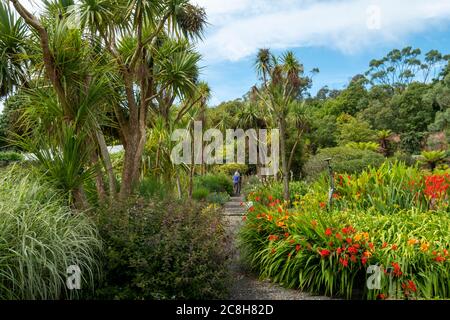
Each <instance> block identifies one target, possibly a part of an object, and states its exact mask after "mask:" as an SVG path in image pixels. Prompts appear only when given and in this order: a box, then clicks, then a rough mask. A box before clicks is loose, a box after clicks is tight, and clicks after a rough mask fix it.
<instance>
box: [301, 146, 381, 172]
mask: <svg viewBox="0 0 450 320" xmlns="http://www.w3.org/2000/svg"><path fill="white" fill-rule="evenodd" d="M328 158H331V159H332V160H331V164H332V166H333V171H335V172H339V173H357V172H361V171H363V170H364V169H366V168H367V167H368V166H372V167H379V166H380V165H381V164H382V163H383V162H384V157H383V156H382V155H381V154H378V153H376V152H373V151H369V150H358V149H352V148H348V147H335V148H326V149H321V150H320V151H319V152H318V153H317V154H316V155H315V156H313V157H311V158H310V159H309V160H308V161H307V162H306V164H305V167H304V169H303V170H304V172H305V173H306V176H307V178H308V180H313V179H315V178H317V177H319V176H320V174H321V173H323V172H324V171H326V170H327V168H328V165H327V162H326V161H324V160H325V159H328Z"/></svg>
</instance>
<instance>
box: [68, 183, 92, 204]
mask: <svg viewBox="0 0 450 320" xmlns="http://www.w3.org/2000/svg"><path fill="white" fill-rule="evenodd" d="M72 194H73V199H74V205H75V208H77V209H78V210H86V209H87V208H88V207H89V202H88V200H87V197H86V192H84V188H83V186H80V187H78V188H76V189H74V190H73V191H72Z"/></svg>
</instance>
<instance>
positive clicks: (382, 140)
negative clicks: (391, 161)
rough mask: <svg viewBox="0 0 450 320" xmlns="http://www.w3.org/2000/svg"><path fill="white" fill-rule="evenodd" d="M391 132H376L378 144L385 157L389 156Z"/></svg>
mask: <svg viewBox="0 0 450 320" xmlns="http://www.w3.org/2000/svg"><path fill="white" fill-rule="evenodd" d="M391 135H392V132H391V130H380V131H378V132H377V138H378V142H379V144H380V147H381V151H382V152H383V155H384V156H385V157H387V156H389V148H388V146H389V138H390V137H391Z"/></svg>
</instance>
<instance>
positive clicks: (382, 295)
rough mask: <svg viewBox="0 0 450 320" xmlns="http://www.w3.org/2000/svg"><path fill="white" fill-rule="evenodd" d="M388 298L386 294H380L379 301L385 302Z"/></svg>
mask: <svg viewBox="0 0 450 320" xmlns="http://www.w3.org/2000/svg"><path fill="white" fill-rule="evenodd" d="M386 298H387V296H386V295H385V294H384V293H380V294H379V295H377V299H380V300H385V299H386Z"/></svg>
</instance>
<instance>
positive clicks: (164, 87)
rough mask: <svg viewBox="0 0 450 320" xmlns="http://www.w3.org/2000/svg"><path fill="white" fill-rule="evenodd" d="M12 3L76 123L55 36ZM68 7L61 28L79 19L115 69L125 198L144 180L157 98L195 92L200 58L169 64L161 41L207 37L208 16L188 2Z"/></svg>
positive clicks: (95, 0)
mask: <svg viewBox="0 0 450 320" xmlns="http://www.w3.org/2000/svg"><path fill="white" fill-rule="evenodd" d="M10 2H11V3H13V5H14V7H15V8H16V10H17V12H18V13H19V14H20V15H21V16H22V17H23V19H24V20H25V21H26V23H27V24H28V25H29V26H30V27H32V28H33V29H34V30H35V31H36V34H37V35H38V37H39V41H40V47H41V48H40V49H41V52H42V58H43V59H42V60H43V62H44V63H43V65H44V67H45V71H46V72H45V73H46V76H47V79H48V81H49V82H50V83H51V85H52V86H53V88H54V90H55V92H56V95H57V97H58V100H59V103H60V105H61V108H62V110H63V113H64V119H65V121H66V122H72V121H74V120H75V119H74V117H73V116H74V114H73V110H72V108H71V107H72V105H74V104H73V101H72V99H73V97H74V95H72V94H71V93H70V92H68V91H67V89H68V88H70V87H69V86H66V85H65V84H64V80H65V78H64V76H63V75H61V74H60V72H59V69H58V68H57V63H58V62H59V61H58V60H57V59H58V56H57V55H55V54H54V52H53V50H52V48H51V45H52V37H53V34H50V33H49V32H48V30H47V28H46V27H44V23H43V22H41V21H40V20H39V19H38V18H37V17H36V16H34V15H32V14H31V13H30V12H28V11H27V10H26V9H25V8H24V7H23V6H22V5H21V4H20V2H19V1H18V0H10ZM63 2H64V3H66V2H70V1H63ZM63 7H64V8H63V9H61V10H58V11H59V12H58V16H57V17H53V18H54V20H55V21H56V22H57V23H56V24H58V23H59V22H60V23H59V24H61V25H62V24H64V20H70V21H73V20H74V19H75V18H74V16H79V17H80V26H81V28H82V31H83V32H84V33H86V34H87V35H88V37H87V38H88V39H90V40H91V47H93V49H95V50H96V52H97V53H98V54H101V55H102V56H105V57H106V58H105V59H104V60H105V61H109V62H110V63H111V64H112V65H113V69H114V71H111V72H110V73H109V75H110V77H111V79H110V80H111V84H112V86H113V88H114V89H115V91H116V94H115V95H114V96H115V97H119V98H120V99H121V101H119V102H118V103H115V102H112V103H111V104H110V105H112V108H113V109H114V114H115V116H116V118H117V122H118V127H119V130H120V137H121V139H122V142H123V145H124V148H125V159H124V167H123V171H122V179H121V180H122V184H121V189H120V198H121V199H125V198H127V197H128V196H129V195H130V193H131V192H132V187H133V185H134V184H135V183H136V182H137V180H138V179H139V171H140V168H141V162H142V154H143V151H144V145H145V141H146V129H147V118H148V114H149V110H150V108H151V107H152V106H154V105H155V103H156V99H157V98H159V97H160V96H164V95H165V94H166V93H168V92H169V93H171V94H170V95H172V96H177V97H180V95H181V94H182V92H183V93H184V92H187V91H190V90H191V91H193V90H194V88H195V81H193V76H192V73H189V74H186V73H185V72H184V71H183V70H185V69H186V68H185V67H186V66H192V65H193V64H195V61H194V60H195V59H196V58H195V57H194V55H192V54H191V55H188V54H183V53H178V54H177V55H176V60H174V61H172V63H169V60H167V59H166V60H164V58H163V57H164V55H162V56H161V55H159V52H160V50H161V47H160V46H161V39H163V40H164V39H169V38H178V39H193V38H201V36H202V33H203V28H204V26H205V24H206V16H205V11H204V10H203V9H202V8H200V7H197V6H195V5H192V4H191V3H190V2H189V1H188V0H165V1H157V2H155V1H137V0H131V1H122V0H108V1H107V0H81V1H79V2H77V3H76V5H75V6H73V7H72V8H71V9H68V10H65V4H64V6H63ZM49 12H50V15H49V16H50V17H46V18H49V19H51V18H52V17H51V16H52V14H51V13H52V10H49ZM75 20H76V19H75ZM47 22H48V21H46V24H47ZM66 22H67V21H66ZM69 33H70V32H69ZM119 35H120V37H119ZM65 44H66V45H68V44H67V43H65ZM75 52H76V51H75ZM61 62H62V63H63V62H64V61H61ZM157 62H158V63H159V66H160V68H158V65H156V63H157ZM191 70H192V68H191ZM72 71H73V75H76V74H77V71H76V70H72ZM79 80H83V79H79ZM166 97H167V95H166ZM170 101H171V100H169V102H170ZM75 105H76V104H75Z"/></svg>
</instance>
